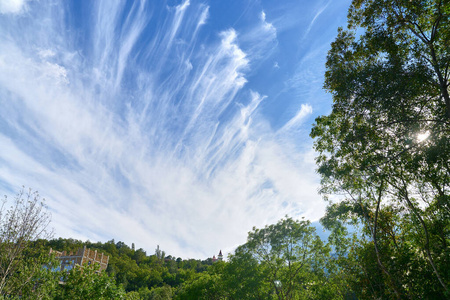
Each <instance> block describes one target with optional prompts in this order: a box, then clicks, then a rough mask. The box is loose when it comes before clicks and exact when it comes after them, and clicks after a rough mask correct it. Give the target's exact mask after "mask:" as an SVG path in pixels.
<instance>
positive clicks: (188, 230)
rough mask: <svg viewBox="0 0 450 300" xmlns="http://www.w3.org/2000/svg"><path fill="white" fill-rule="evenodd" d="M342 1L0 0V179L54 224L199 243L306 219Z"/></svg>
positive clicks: (136, 238) (134, 239)
mask: <svg viewBox="0 0 450 300" xmlns="http://www.w3.org/2000/svg"><path fill="white" fill-rule="evenodd" d="M349 4H350V0H342V1H339V0H334V1H332V0H324V1H321V0H317V1H309V0H297V1H293V0H285V1H284V0H283V1H274V0H271V1H269V0H267V1H261V0H260V1H256V0H242V1H241V0H239V1H237V0H236V1H225V0H222V1H219V0H214V1H212V0H211V1H206V0H202V1H197V0H190V1H188V0H182V1H181V0H166V1H151V0H147V1H145V0H141V1H137V0H136V1H111V0H104V1H100V0H99V1H97V0H95V1H78V0H74V1H66V0H64V1H63V0H61V1H58V0H39V1H38V0H0V107H1V109H0V145H1V146H0V191H1V192H3V194H7V195H10V196H12V195H14V194H15V193H16V192H17V191H18V190H19V189H20V187H21V186H23V185H24V186H26V187H31V188H33V189H35V190H38V191H39V192H40V194H41V195H42V196H43V197H45V198H46V203H47V205H48V206H49V209H50V211H51V213H52V226H53V227H54V229H55V233H56V235H55V236H56V237H58V236H62V237H72V238H77V239H82V240H86V239H89V240H91V241H103V242H106V241H108V240H111V239H115V240H116V241H119V240H121V241H124V242H125V243H127V244H128V245H131V243H135V245H136V247H137V248H141V247H142V248H144V249H145V250H146V251H147V252H149V253H152V251H153V250H154V249H155V248H156V245H159V246H160V247H161V249H163V250H165V251H166V253H169V254H171V255H173V256H177V257H178V256H180V257H183V258H206V257H211V256H212V255H215V254H217V253H218V251H219V250H220V249H222V250H223V251H224V252H230V251H232V250H233V249H234V248H235V247H236V246H237V245H240V244H242V243H244V242H245V240H246V237H247V232H248V231H249V230H251V228H252V227H253V226H257V227H262V226H264V225H266V224H270V223H274V222H276V221H277V220H279V219H280V218H281V217H283V216H285V215H289V216H292V217H294V218H299V217H303V216H304V217H305V218H307V219H310V220H312V221H317V220H318V219H319V218H320V217H321V216H322V215H323V212H324V208H325V205H326V204H325V203H324V202H323V201H322V200H321V197H320V195H318V193H317V189H318V184H319V177H318V175H317V174H316V173H315V164H314V155H315V154H314V152H313V150H312V140H311V139H310V138H309V132H310V129H311V124H312V123H313V122H314V119H315V118H316V117H317V116H319V115H322V114H326V113H328V112H329V111H330V110H331V96H330V95H329V94H326V93H325V92H324V91H323V90H322V84H323V74H324V70H325V67H324V64H325V58H326V53H327V51H328V49H329V47H330V46H329V45H330V43H331V42H332V41H333V39H334V37H335V35H336V33H337V28H338V27H339V26H345V22H346V14H347V8H348V6H349Z"/></svg>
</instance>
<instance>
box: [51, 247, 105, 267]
mask: <svg viewBox="0 0 450 300" xmlns="http://www.w3.org/2000/svg"><path fill="white" fill-rule="evenodd" d="M51 253H54V254H55V257H56V258H57V259H58V260H59V261H60V262H61V265H60V270H61V271H63V270H65V271H70V270H71V269H72V268H73V267H74V266H75V265H79V266H83V265H84V264H87V265H90V264H94V263H96V264H99V265H100V269H99V271H104V270H106V268H107V267H108V262H109V256H108V255H104V254H103V253H98V252H97V250H91V249H89V248H86V246H84V248H80V249H78V250H77V252H76V253H73V252H69V253H67V252H66V251H62V252H60V251H55V250H53V249H50V254H51Z"/></svg>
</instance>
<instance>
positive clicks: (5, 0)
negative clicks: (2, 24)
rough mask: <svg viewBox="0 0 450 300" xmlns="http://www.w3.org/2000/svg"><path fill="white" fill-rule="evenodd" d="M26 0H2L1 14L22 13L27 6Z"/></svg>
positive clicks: (0, 0)
mask: <svg viewBox="0 0 450 300" xmlns="http://www.w3.org/2000/svg"><path fill="white" fill-rule="evenodd" d="M26 2H27V1H26V0H0V13H1V14H18V13H21V12H22V11H23V10H24V9H25V6H26Z"/></svg>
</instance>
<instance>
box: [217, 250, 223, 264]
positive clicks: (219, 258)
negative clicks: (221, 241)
mask: <svg viewBox="0 0 450 300" xmlns="http://www.w3.org/2000/svg"><path fill="white" fill-rule="evenodd" d="M217 259H218V260H219V261H222V260H223V255H222V250H220V251H219V255H217Z"/></svg>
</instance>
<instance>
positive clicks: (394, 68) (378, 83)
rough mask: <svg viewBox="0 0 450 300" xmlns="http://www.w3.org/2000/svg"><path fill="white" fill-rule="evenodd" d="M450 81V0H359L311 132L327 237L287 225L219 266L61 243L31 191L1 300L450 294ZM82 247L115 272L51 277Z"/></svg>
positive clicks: (10, 238) (9, 224)
mask: <svg viewBox="0 0 450 300" xmlns="http://www.w3.org/2000/svg"><path fill="white" fill-rule="evenodd" d="M449 77H450V2H449V1H447V0H426V1H419V0H412V1H410V0H395V1H391V0H389V1H388V0H354V1H353V2H352V4H351V6H350V8H349V12H348V26H347V27H346V28H339V29H338V35H337V37H336V39H335V41H334V42H333V43H332V44H331V49H330V50H329V52H328V56H327V62H326V73H325V82H324V89H325V90H326V91H328V92H329V93H330V94H331V95H332V98H333V104H332V109H331V112H330V113H329V114H328V115H324V116H320V117H318V118H317V119H316V121H315V123H314V124H313V127H312V130H311V134H310V135H311V137H312V139H313V140H314V149H315V151H316V154H317V157H316V162H317V172H318V173H319V174H320V177H321V190H320V193H321V194H322V195H323V198H324V200H325V201H327V203H328V206H327V209H326V213H325V215H324V216H323V218H322V219H321V224H322V225H323V226H324V227H325V228H326V229H327V230H328V231H329V232H331V234H330V236H329V238H328V240H326V241H325V240H322V239H321V238H320V237H319V236H318V234H317V233H316V229H315V227H313V226H312V225H311V223H310V221H308V220H306V219H299V220H297V219H294V218H291V217H289V216H286V217H285V218H283V219H281V220H279V221H278V222H277V223H276V224H268V225H267V226H265V227H264V228H253V229H252V230H251V231H250V232H249V233H248V238H247V242H246V243H245V244H243V245H240V246H239V247H237V248H236V249H235V251H234V253H232V254H230V255H229V256H228V257H226V258H225V259H224V260H223V261H218V262H213V261H212V259H206V260H196V259H184V258H175V257H172V256H171V255H169V254H166V253H164V251H162V250H163V249H159V247H158V248H157V249H156V250H155V251H154V252H153V251H152V252H151V253H147V252H146V251H148V249H147V250H144V249H135V247H134V245H131V246H130V245H126V244H124V243H123V242H120V241H119V242H115V241H114V240H111V241H108V242H106V243H101V242H97V243H92V242H89V241H85V242H82V241H78V240H73V239H63V238H59V239H53V238H52V233H51V232H48V231H47V228H48V225H49V223H50V216H49V215H48V213H47V212H46V209H45V206H44V205H43V204H41V199H40V197H39V195H38V194H37V193H34V192H32V191H30V192H29V193H27V192H26V191H22V192H21V193H19V195H18V196H17V197H16V198H15V200H14V205H13V206H12V207H11V208H7V207H5V206H2V207H1V210H0V299H18V298H20V297H22V298H24V299H450V291H449V284H450V139H449V137H450V96H449V85H450V82H449ZM300 200H302V199H299V201H300ZM303 200H304V199H303ZM83 246H86V247H88V248H90V249H95V250H98V251H100V252H103V253H105V254H106V255H109V256H110V260H109V264H108V268H107V270H106V272H100V273H97V272H96V269H95V266H85V267H84V268H74V269H73V270H71V271H70V272H68V273H63V274H61V273H58V272H55V271H54V270H53V269H54V266H55V265H56V264H57V262H56V261H55V259H54V257H51V256H49V249H50V248H52V249H55V250H58V251H63V250H66V251H75V250H76V249H78V248H80V247H83ZM43 266H45V267H43ZM61 279H62V282H64V283H63V284H61V283H60V282H61Z"/></svg>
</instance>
